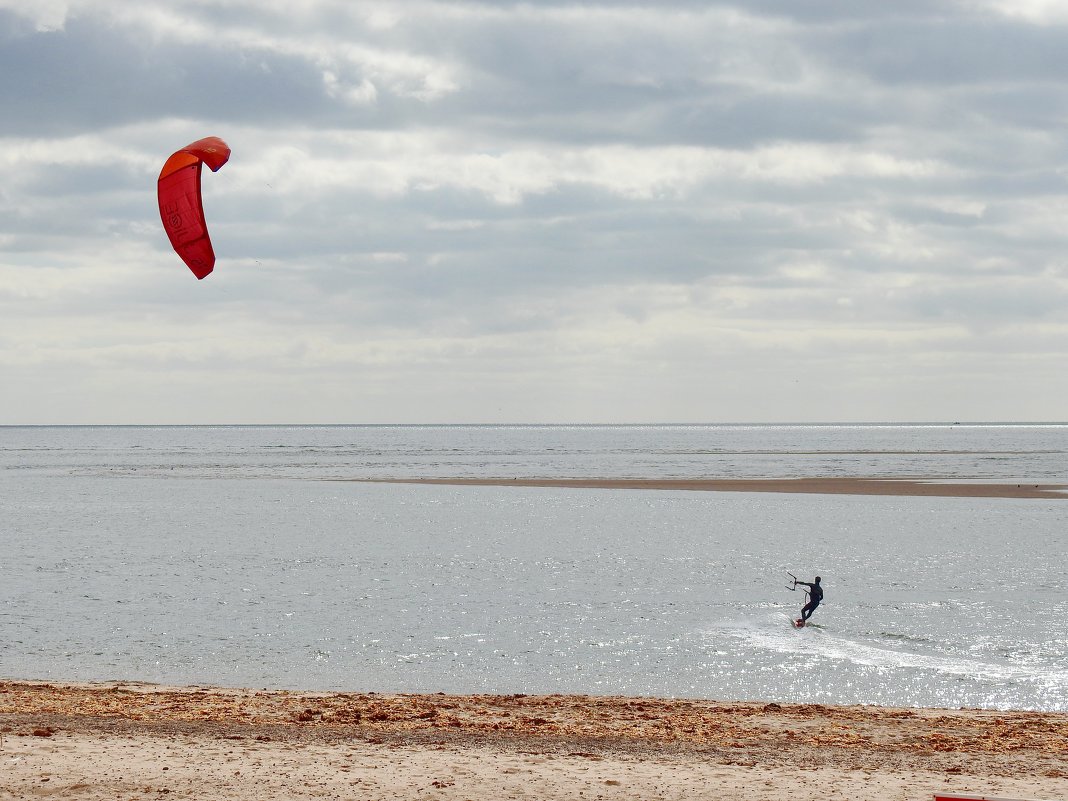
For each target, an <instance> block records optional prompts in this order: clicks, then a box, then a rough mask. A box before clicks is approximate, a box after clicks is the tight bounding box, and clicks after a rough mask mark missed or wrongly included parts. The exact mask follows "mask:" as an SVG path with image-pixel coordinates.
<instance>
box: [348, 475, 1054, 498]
mask: <svg viewBox="0 0 1068 801" xmlns="http://www.w3.org/2000/svg"><path fill="white" fill-rule="evenodd" d="M340 480H343V481H355V482H364V483H385V484H444V485H449V486H476V487H551V488H556V489H613V490H619V489H624V490H687V491H692V492H779V493H801V494H818V495H897V496H915V497H935V498H1030V499H1044V500H1068V484H1006V483H985V482H980V481H976V482H966V481H960V480H956V481H943V480H940V479H896V478H693V479H690V478H679V479H658V478H353V479H340Z"/></svg>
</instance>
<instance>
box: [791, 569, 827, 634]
mask: <svg viewBox="0 0 1068 801" xmlns="http://www.w3.org/2000/svg"><path fill="white" fill-rule="evenodd" d="M794 584H795V585H797V584H800V585H801V586H802V587H808V603H807V604H805V605H804V606H803V607H801V624H802V625H804V624H805V623H806V622H807V621H808V619H809V618H810V617H812V613H813V612H815V611H816V607H817V606H819V605H820V601H822V600H823V587H821V586H820V577H819V576H816V580H815V581H813V582H811V583H809V582H807V581H798V580H797V579H794Z"/></svg>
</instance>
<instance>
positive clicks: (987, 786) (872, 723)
mask: <svg viewBox="0 0 1068 801" xmlns="http://www.w3.org/2000/svg"><path fill="white" fill-rule="evenodd" d="M0 733H2V737H3V739H2V743H0V765H3V770H2V771H0V797H3V798H20V799H21V798H25V799H31V798H32V799H39V798H74V799H115V798H129V799H143V798H164V797H166V798H168V799H237V800H238V801H242V800H244V799H248V800H249V801H251V800H252V799H303V798H359V799H416V798H427V799H471V800H472V801H480V800H481V799H486V800H487V801H488V800H489V799H513V798H514V799H524V798H529V799H588V800H591V801H592V799H767V801H784V800H785V799H787V798H791V799H792V798H805V797H820V798H827V799H871V800H872V801H879V800H881V799H900V800H901V801H904V800H905V799H929V798H931V796H932V794H933V793H934V792H935V791H938V792H956V793H961V794H973V795H992V796H1000V797H1009V798H1028V799H1031V798H1037V799H1064V798H1068V714H1051V713H1032V712H994V711H977V710H952V711H951V710H917V709H891V708H879V707H867V706H865V707H860V706H843V707H837V706H826V705H816V704H775V703H771V704H765V703H735V702H716V701H698V700H666V699H653V698H622V697H590V696H561V695H552V696H525V695H510V696H486V695H475V696H447V695H442V694H438V695H384V694H374V693H367V694H359V693H345V694H342V693H309V692H291V691H265V690H260V691H255V690H234V689H222V688H211V687H187V688H172V687H159V686H154V685H140V684H127V683H109V684H91V685H89V684H57V683H44V682H14V681H11V682H0Z"/></svg>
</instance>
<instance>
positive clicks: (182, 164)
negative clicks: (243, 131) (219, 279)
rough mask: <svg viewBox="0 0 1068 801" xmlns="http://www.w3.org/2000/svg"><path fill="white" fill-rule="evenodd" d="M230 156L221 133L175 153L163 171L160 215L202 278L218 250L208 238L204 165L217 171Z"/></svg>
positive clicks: (184, 257) (173, 242)
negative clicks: (203, 194)
mask: <svg viewBox="0 0 1068 801" xmlns="http://www.w3.org/2000/svg"><path fill="white" fill-rule="evenodd" d="M229 158H230V148H229V147H228V146H227V144H226V142H224V141H223V140H222V139H220V138H219V137H217V136H208V137H206V138H204V139H198V140H197V141H196V142H193V144H191V145H187V146H186V147H183V148H182V149H181V150H179V151H177V152H175V153H174V154H173V155H172V156H171V157H170V158H169V159H167V163H166V164H164V165H163V169H162V170H161V171H160V174H159V183H158V185H157V191H158V194H159V216H160V218H161V219H162V220H163V228H164V229H165V230H166V231H167V236H168V237H169V238H170V240H171V246H172V247H173V248H174V251H175V252H176V253H177V254H178V255H179V256H181V257H182V261H184V262H185V263H186V266H187V267H189V269H190V270H192V271H193V275H195V276H196V277H197V278H198V279H200V278H204V277H205V276H206V275H208V274H209V273H210V272H211V271H212V270H213V269H215V251H214V250H212V247H211V239H209V238H208V226H207V223H206V222H205V221H204V205H203V203H202V202H201V198H200V166H201V165H202V164H207V165H208V167H210V168H211V171H212V172H217V171H218V169H219V168H220V167H222V165H224V164H225V163H226V161H227V159H229Z"/></svg>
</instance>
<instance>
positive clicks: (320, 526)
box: [0, 424, 1068, 711]
mask: <svg viewBox="0 0 1068 801" xmlns="http://www.w3.org/2000/svg"><path fill="white" fill-rule="evenodd" d="M415 476H428V477H429V476H436V477H444V476H469V477H477V476H487V477H488V476H493V477H500V476H506V477H513V476H514V477H568V476H571V477H578V476H591V477H643V478H662V477H790V476H891V477H930V478H942V479H970V480H979V481H999V482H1007V481H1011V482H1018V483H1023V482H1030V483H1068V425H1054V424H1050V425H1029V426H1009V425H984V426H970V425H968V426H965V425H961V426H946V425H930V426H891V425H873V426H857V425H843V426H626V427H615V426H455V427H452V426H430V427H419V426H412V427H405V426H399V427H394V426H367V427H361V426H323V427H306V426H280V427H228V426H223V427H210V426H203V427H25V428H23V427H0V545H2V551H0V676H3V677H8V678H47V679H57V680H104V679H134V680H144V681H155V682H163V683H168V684H195V683H205V684H223V685H240V686H257V687H293V688H304V689H337V690H354V691H356V690H376V691H402V692H409V691H410V692H415V691H439V690H441V691H445V692H459V693H467V692H527V693H541V692H583V693H595V694H628V695H663V696H689V697H704V698H718V699H768V700H780V701H820V702H833V703H879V704H893V705H903V706H939V707H958V706H969V707H992V708H1002V709H1041V710H1058V711H1068V586H1066V585H1068V556H1066V555H1065V551H1066V548H1068V525H1066V524H1068V500H1063V501H1062V500H1006V499H1000V500H999V499H974V498H898V497H862V496H841V495H838V496H821V495H788V494H772V493H754V494H746V493H710V492H709V493H705V492H667V491H637V490H581V489H568V490H564V489H542V488H523V487H503V488H502V487H451V486H431V485H406V484H367V483H358V482H346V481H342V480H338V479H347V478H388V477H415ZM788 570H789V571H792V572H794V573H797V574H798V575H799V576H801V577H803V578H806V579H808V580H811V577H812V576H813V575H814V574H816V573H819V574H820V575H821V576H822V577H823V584H824V586H825V587H826V593H827V597H826V601H825V603H824V605H823V606H822V607H821V608H820V609H819V610H818V611H817V613H816V616H815V617H814V622H816V623H818V624H819V627H818V628H816V627H813V628H809V629H804V630H800V631H797V630H794V629H793V628H791V627H790V625H789V618H790V617H791V616H796V612H797V609H798V607H800V605H801V603H802V602H803V595H802V593H801V592H791V591H790V590H789V589H788V582H787V578H786V572H785V571H788Z"/></svg>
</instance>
